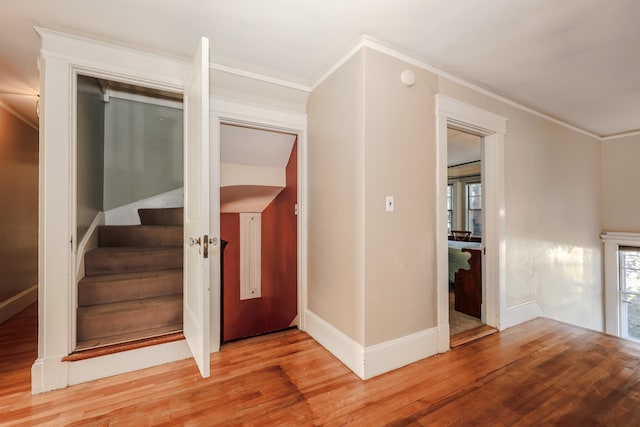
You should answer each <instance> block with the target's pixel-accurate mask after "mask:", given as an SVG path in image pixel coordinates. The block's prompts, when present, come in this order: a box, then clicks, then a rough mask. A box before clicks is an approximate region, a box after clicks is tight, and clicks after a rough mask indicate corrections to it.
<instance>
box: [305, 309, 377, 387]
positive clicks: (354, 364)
mask: <svg viewBox="0 0 640 427" xmlns="http://www.w3.org/2000/svg"><path fill="white" fill-rule="evenodd" d="M305 331H306V332H307V333H308V334H309V335H310V336H311V337H312V338H313V339H314V340H316V341H317V342H318V343H319V344H320V345H321V346H323V347H324V348H326V349H327V350H329V352H331V354H333V355H334V356H335V357H337V358H338V360H340V361H341V362H342V363H344V364H345V365H346V366H347V368H349V369H351V370H352V371H353V372H354V373H355V374H356V375H357V376H359V377H360V378H362V379H364V378H365V377H364V347H363V346H362V345H360V344H358V343H357V342H355V341H354V340H352V339H351V338H349V337H348V336H346V335H345V334H343V333H342V332H340V331H339V330H338V329H336V328H335V327H334V326H332V325H330V324H329V323H327V322H325V321H324V320H322V319H321V318H320V317H318V315H316V314H315V313H313V312H312V311H309V310H305Z"/></svg>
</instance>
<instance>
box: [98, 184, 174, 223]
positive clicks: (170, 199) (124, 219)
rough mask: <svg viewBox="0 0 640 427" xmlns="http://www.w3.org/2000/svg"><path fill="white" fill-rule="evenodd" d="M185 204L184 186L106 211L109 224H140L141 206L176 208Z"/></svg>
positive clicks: (106, 219) (106, 221) (106, 220)
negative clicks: (139, 211)
mask: <svg viewBox="0 0 640 427" xmlns="http://www.w3.org/2000/svg"><path fill="white" fill-rule="evenodd" d="M182 206H184V188H178V189H175V190H171V191H167V192H166V193H162V194H158V195H157V196H153V197H149V198H147V199H142V200H138V201H136V202H133V203H129V204H128V205H124V206H120V207H117V208H114V209H110V210H108V211H106V212H105V223H106V224H107V225H139V224H140V217H139V216H138V209H140V208H174V207H182Z"/></svg>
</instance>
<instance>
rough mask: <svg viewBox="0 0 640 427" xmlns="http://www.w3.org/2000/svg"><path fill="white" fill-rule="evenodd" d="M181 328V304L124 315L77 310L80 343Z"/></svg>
mask: <svg viewBox="0 0 640 427" xmlns="http://www.w3.org/2000/svg"><path fill="white" fill-rule="evenodd" d="M176 324H179V325H182V301H172V302H170V303H167V304H162V305H156V306H153V307H143V306H142V305H141V306H140V308H139V309H132V310H129V311H128V312H127V313H126V315H123V314H122V313H119V314H118V313H99V314H95V313H93V312H91V311H90V308H88V309H79V310H78V329H77V337H78V341H86V340H92V339H97V338H103V337H110V336H114V335H120V334H128V333H132V332H137V331H144V330H148V329H153V328H162V327H165V326H170V325H176Z"/></svg>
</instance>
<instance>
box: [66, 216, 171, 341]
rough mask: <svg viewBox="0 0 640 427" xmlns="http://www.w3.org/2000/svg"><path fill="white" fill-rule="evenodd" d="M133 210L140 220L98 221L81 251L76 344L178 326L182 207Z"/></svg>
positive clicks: (145, 335) (165, 331) (139, 336)
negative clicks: (94, 235) (89, 246)
mask: <svg viewBox="0 0 640 427" xmlns="http://www.w3.org/2000/svg"><path fill="white" fill-rule="evenodd" d="M138 214H139V216H140V220H141V223H142V225H106V226H101V227H100V228H99V229H98V247H97V248H95V249H93V250H90V251H88V252H87V253H86V254H85V258H84V263H85V277H84V278H83V279H82V280H80V282H79V283H78V311H77V347H76V350H87V349H92V348H97V347H103V346H108V345H113V344H121V343H124V342H131V341H139V340H143V339H147V338H151V337H158V336H163V335H168V334H173V333H176V332H181V331H182V246H183V227H182V221H183V220H182V218H183V211H182V208H164V209H140V210H139V211H138Z"/></svg>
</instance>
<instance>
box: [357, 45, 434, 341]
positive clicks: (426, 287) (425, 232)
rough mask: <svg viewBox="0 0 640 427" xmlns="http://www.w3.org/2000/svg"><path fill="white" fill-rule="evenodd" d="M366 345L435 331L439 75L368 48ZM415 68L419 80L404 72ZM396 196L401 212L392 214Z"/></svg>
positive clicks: (366, 70)
mask: <svg viewBox="0 0 640 427" xmlns="http://www.w3.org/2000/svg"><path fill="white" fill-rule="evenodd" d="M364 55H365V68H364V71H365V73H364V75H365V79H364V80H365V93H364V106H365V107H364V119H365V126H364V140H365V144H364V176H365V183H364V189H363V190H364V196H365V209H364V212H365V220H364V224H365V229H364V247H365V269H364V270H365V346H367V347H368V346H371V345H375V344H378V343H381V342H385V341H388V340H392V339H395V338H399V337H402V336H405V335H409V334H411V333H414V332H418V331H423V330H425V329H428V328H431V327H435V326H436V299H435V292H436V286H435V284H436V277H435V271H436V269H435V264H436V262H435V259H436V255H435V249H436V248H435V244H434V242H435V231H436V230H435V223H436V220H435V198H436V183H435V178H436V175H435V170H436V133H435V98H434V95H435V93H436V92H437V88H438V81H437V78H436V77H435V76H434V75H433V74H431V73H429V72H426V71H424V70H421V69H419V68H416V67H411V66H408V64H406V63H404V62H402V61H399V60H397V59H394V58H391V57H389V56H387V55H384V54H382V53H380V52H378V51H375V50H371V49H365V50H364ZM406 68H411V69H412V70H413V71H414V73H415V75H416V83H415V85H414V86H412V87H405V86H404V85H402V83H401V82H400V74H401V73H402V71H403V70H404V69H406ZM386 196H393V197H394V202H395V210H394V212H386V211H385V197H386Z"/></svg>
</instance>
